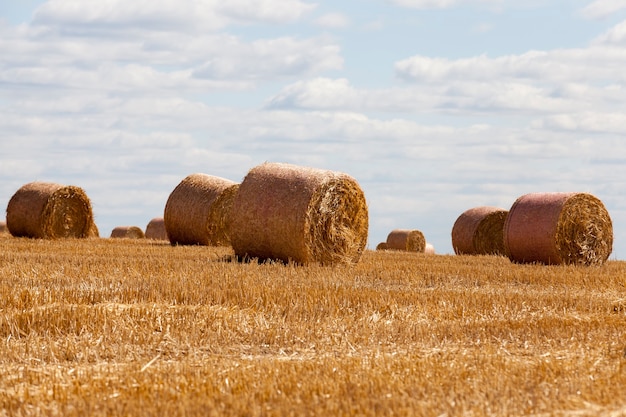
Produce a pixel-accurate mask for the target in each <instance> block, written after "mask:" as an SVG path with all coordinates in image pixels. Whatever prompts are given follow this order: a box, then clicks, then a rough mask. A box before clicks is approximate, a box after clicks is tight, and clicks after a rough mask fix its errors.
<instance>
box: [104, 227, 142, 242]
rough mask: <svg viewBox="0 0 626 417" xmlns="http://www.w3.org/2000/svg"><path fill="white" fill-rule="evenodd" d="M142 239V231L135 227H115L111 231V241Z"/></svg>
mask: <svg viewBox="0 0 626 417" xmlns="http://www.w3.org/2000/svg"><path fill="white" fill-rule="evenodd" d="M144 237H145V235H144V233H143V230H141V228H139V227H137V226H117V227H116V228H114V229H113V230H112V231H111V238H113V239H121V238H126V239H143V238H144Z"/></svg>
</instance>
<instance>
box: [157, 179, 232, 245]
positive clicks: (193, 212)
mask: <svg viewBox="0 0 626 417" xmlns="http://www.w3.org/2000/svg"><path fill="white" fill-rule="evenodd" d="M238 187H239V184H237V183H235V182H233V181H230V180H227V179H225V178H221V177H216V176H212V175H207V174H202V173H196V174H191V175H188V176H187V177H185V178H184V179H183V180H182V181H181V182H180V184H178V185H177V186H176V188H175V189H174V190H173V191H172V193H171V194H170V196H169V198H168V200H167V203H166V205H165V212H164V222H165V230H166V233H167V235H168V237H169V240H170V243H172V244H180V245H207V246H228V245H229V244H230V236H229V229H230V221H231V216H230V209H231V206H232V201H233V199H234V196H235V194H236V192H237V188H238Z"/></svg>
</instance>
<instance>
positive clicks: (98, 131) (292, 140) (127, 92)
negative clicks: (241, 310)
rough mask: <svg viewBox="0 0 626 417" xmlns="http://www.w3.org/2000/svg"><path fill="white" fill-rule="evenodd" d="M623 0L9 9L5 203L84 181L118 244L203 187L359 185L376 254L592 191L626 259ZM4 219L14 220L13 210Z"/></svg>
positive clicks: (231, 0) (105, 231)
mask: <svg viewBox="0 0 626 417" xmlns="http://www.w3.org/2000/svg"><path fill="white" fill-rule="evenodd" d="M625 68H626V0H526V1H524V2H520V1H519V0H342V1H340V2H339V1H330V0H311V1H309V0H228V1H223V0H99V1H97V2H90V1H80V0H49V1H41V0H21V1H19V2H14V1H11V2H2V3H0V206H3V207H5V208H6V205H7V204H8V201H9V199H10V198H11V196H12V195H13V194H14V193H15V192H16V191H17V190H18V189H19V188H20V187H21V186H22V185H24V184H26V183H29V182H32V181H48V182H57V183H60V184H64V185H74V186H79V187H81V188H82V189H83V190H85V192H86V193H87V195H88V196H89V198H90V199H91V202H92V206H93V211H94V216H95V220H96V224H97V226H98V228H99V230H100V235H101V236H102V237H108V236H109V235H110V233H111V230H112V229H113V228H114V227H116V226H122V225H135V226H139V227H141V228H142V229H144V228H145V226H146V225H147V223H148V222H149V221H150V219H152V218H153V217H158V216H162V215H163V209H164V207H165V203H166V202H167V198H168V197H169V195H170V193H171V192H172V191H173V189H174V188H175V187H176V186H177V185H178V184H179V183H180V182H181V181H182V180H183V179H184V178H185V177H186V176H187V175H189V174H192V173H205V174H209V175H215V176H219V177H223V178H226V179H229V180H232V181H236V182H241V181H242V180H243V178H244V177H245V175H246V174H247V172H248V171H249V170H250V169H251V168H253V167H254V166H256V165H259V164H262V163H264V162H286V163H292V164H297V165H302V166H308V167H314V168H320V169H328V170H333V171H340V172H344V173H347V174H349V175H351V176H352V177H354V178H355V179H356V180H357V182H358V183H359V185H360V186H361V188H362V189H363V192H364V194H365V197H366V199H367V202H368V209H369V241H368V248H370V249H374V248H375V247H376V245H377V244H378V243H379V242H382V241H384V240H386V237H387V234H388V233H389V232H390V231H391V230H393V229H397V228H401V229H418V230H421V231H422V232H423V233H424V236H425V237H426V240H427V241H428V242H430V243H432V244H433V246H434V247H435V250H436V251H437V253H441V254H446V253H448V254H452V253H454V251H453V248H452V242H451V237H450V236H451V231H452V226H453V225H454V222H455V221H456V219H457V218H458V216H459V215H461V213H463V212H464V211H465V210H467V209H470V208H473V207H477V206H496V207H501V208H504V209H507V210H508V209H509V208H510V207H511V205H512V204H513V203H514V202H515V200H516V199H517V198H518V197H520V196H522V195H524V194H526V193H531V192H561V191H565V192H585V193H590V194H592V195H594V196H596V197H597V198H599V199H600V200H601V201H602V202H603V203H604V205H605V207H606V208H607V210H608V212H609V214H610V216H611V219H612V222H613V233H614V243H613V253H612V255H611V256H610V259H619V260H626V175H624V174H625V173H626V140H625V134H626V70H625ZM5 212H6V209H5V210H3V212H2V213H0V219H2V218H3V215H4V214H5Z"/></svg>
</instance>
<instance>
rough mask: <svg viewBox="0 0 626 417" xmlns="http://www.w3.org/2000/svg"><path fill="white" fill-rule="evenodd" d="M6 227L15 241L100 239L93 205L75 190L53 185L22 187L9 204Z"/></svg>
mask: <svg viewBox="0 0 626 417" xmlns="http://www.w3.org/2000/svg"><path fill="white" fill-rule="evenodd" d="M7 227H8V229H9V232H11V234H12V235H13V236H16V237H30V238H39V239H56V238H86V237H92V236H97V233H98V232H97V227H96V226H95V223H94V220H93V213H92V210H91V202H90V200H89V198H88V197H87V194H85V192H84V191H83V190H82V189H81V188H80V187H76V186H72V185H69V186H65V185H61V184H56V183H51V182H39V181H37V182H31V183H28V184H25V185H23V186H22V187H21V188H20V189H19V190H17V192H16V193H15V194H14V195H13V197H11V200H9V204H8V206H7Z"/></svg>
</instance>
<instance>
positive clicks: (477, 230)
mask: <svg viewBox="0 0 626 417" xmlns="http://www.w3.org/2000/svg"><path fill="white" fill-rule="evenodd" d="M507 214H508V211H507V210H505V209H502V208H498V207H490V206H482V207H474V208H471V209H469V210H466V211H464V212H463V213H462V214H461V215H460V216H459V217H458V218H457V219H456V221H455V222H454V226H453V227H452V248H453V249H454V253H456V254H457V255H506V250H505V248H504V222H505V220H506V216H507Z"/></svg>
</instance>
